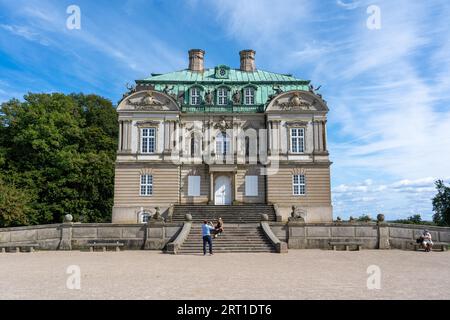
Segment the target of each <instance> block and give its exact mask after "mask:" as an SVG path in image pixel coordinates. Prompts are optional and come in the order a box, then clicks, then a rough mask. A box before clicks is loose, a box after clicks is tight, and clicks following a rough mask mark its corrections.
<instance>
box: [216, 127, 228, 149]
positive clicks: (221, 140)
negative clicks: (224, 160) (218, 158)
mask: <svg viewBox="0 0 450 320" xmlns="http://www.w3.org/2000/svg"><path fill="white" fill-rule="evenodd" d="M216 153H217V154H218V155H226V154H228V153H230V137H229V136H228V135H227V134H226V133H225V132H220V133H219V134H218V135H217V137H216Z"/></svg>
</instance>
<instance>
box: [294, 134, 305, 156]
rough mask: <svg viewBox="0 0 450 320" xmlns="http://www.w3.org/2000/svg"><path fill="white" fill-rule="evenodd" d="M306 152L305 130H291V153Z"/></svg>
mask: <svg viewBox="0 0 450 320" xmlns="http://www.w3.org/2000/svg"><path fill="white" fill-rule="evenodd" d="M304 151H305V129H304V128H291V152H295V153H300V152H304Z"/></svg>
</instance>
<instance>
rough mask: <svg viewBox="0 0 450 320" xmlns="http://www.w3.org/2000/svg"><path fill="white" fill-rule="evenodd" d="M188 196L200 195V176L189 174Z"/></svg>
mask: <svg viewBox="0 0 450 320" xmlns="http://www.w3.org/2000/svg"><path fill="white" fill-rule="evenodd" d="M188 196H189V197H198V196H200V176H188Z"/></svg>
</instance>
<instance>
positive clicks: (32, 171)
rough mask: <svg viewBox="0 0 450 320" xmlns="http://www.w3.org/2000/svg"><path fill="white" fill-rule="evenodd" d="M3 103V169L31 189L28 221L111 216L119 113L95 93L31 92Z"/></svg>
mask: <svg viewBox="0 0 450 320" xmlns="http://www.w3.org/2000/svg"><path fill="white" fill-rule="evenodd" d="M24 99H25V101H24V102H20V101H19V100H17V99H12V100H10V101H9V102H6V103H4V104H2V105H1V108H0V130H1V131H0V133H1V134H0V136H1V138H0V172H3V177H4V179H5V180H6V181H7V182H8V183H10V184H13V185H15V186H17V187H18V188H20V190H23V192H25V193H27V194H29V195H30V199H31V200H30V207H31V210H30V211H29V213H28V215H29V216H28V219H27V221H28V223H32V224H33V223H55V222H61V221H62V219H63V216H64V215H65V214H67V213H70V214H72V215H73V216H74V218H75V219H77V218H78V217H79V216H80V215H83V216H84V217H85V220H84V221H85V222H104V221H105V222H106V221H109V220H110V216H111V209H112V203H113V202H112V199H113V185H114V161H115V155H116V149H117V135H118V126H117V113H116V110H115V109H114V107H113V106H112V104H111V102H110V101H109V100H106V99H104V98H102V97H99V96H96V95H83V94H71V95H64V94H60V93H54V94H28V95H26V96H25V97H24Z"/></svg>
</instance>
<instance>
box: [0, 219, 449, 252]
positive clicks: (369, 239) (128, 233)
mask: <svg viewBox="0 0 450 320" xmlns="http://www.w3.org/2000/svg"><path fill="white" fill-rule="evenodd" d="M269 224H270V229H271V230H272V232H273V234H274V235H275V236H276V237H277V238H278V239H279V240H281V241H283V242H287V244H288V248H289V249H309V248H322V249H326V248H329V245H328V242H329V241H330V240H342V241H356V240H357V241H362V242H363V248H365V249H388V248H392V249H412V246H411V244H410V243H411V242H414V241H415V239H416V238H417V237H418V236H419V235H420V234H421V233H422V232H423V230H424V229H428V230H429V231H430V233H431V235H432V238H433V241H434V242H448V243H450V228H445V227H434V226H422V225H410V224H393V223H381V224H377V223H357V222H355V223H348V222H341V223H307V224H305V223H293V222H288V223H285V222H270V223H269ZM182 227H183V223H163V222H152V223H149V224H117V223H83V224H81V223H63V224H51V225H38V226H27V227H14V228H1V229H0V245H3V244H9V243H10V244H13V243H14V244H16V243H23V244H25V243H38V244H39V249H41V250H72V249H74V250H78V249H84V248H87V244H88V242H89V241H93V240H96V241H99V242H100V241H106V242H108V241H120V242H122V243H124V247H125V248H126V249H135V250H139V249H147V250H162V249H164V248H165V246H166V245H167V244H168V243H169V242H172V241H174V240H175V238H176V237H177V235H178V233H179V232H180V231H181V229H182Z"/></svg>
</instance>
